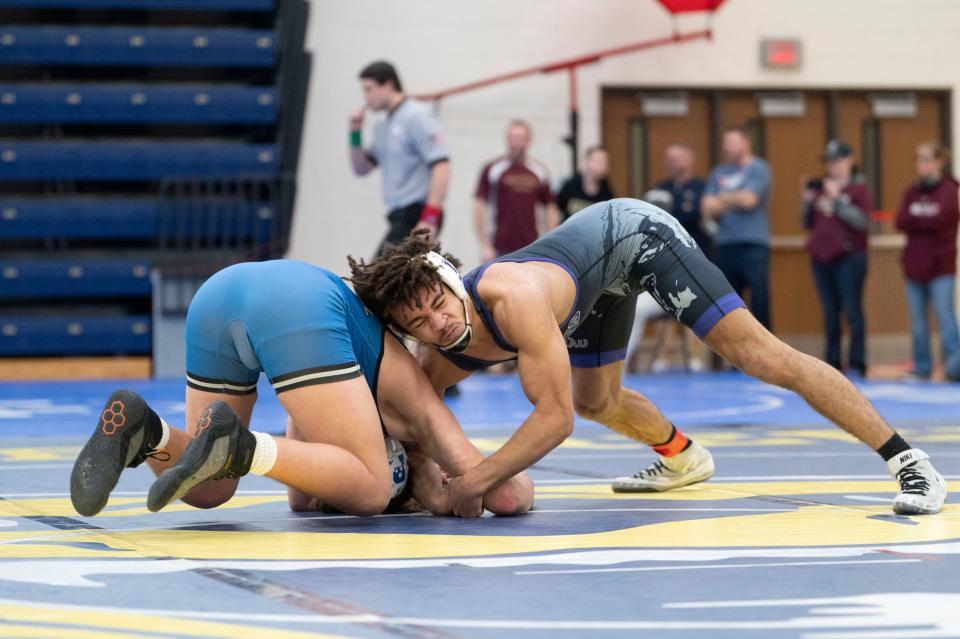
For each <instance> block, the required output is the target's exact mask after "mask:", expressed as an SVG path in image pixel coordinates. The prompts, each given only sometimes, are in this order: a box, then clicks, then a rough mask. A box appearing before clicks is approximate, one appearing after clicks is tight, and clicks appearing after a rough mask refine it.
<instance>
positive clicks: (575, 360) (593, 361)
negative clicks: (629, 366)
mask: <svg viewBox="0 0 960 639" xmlns="http://www.w3.org/2000/svg"><path fill="white" fill-rule="evenodd" d="M626 357H627V349H626V347H624V348H620V349H617V350H615V351H604V352H602V353H581V354H578V355H574V354H571V355H570V366H572V367H574V368H600V367H601V366H606V365H607V364H612V363H614V362H619V361H620V360H622V359H625V358H626Z"/></svg>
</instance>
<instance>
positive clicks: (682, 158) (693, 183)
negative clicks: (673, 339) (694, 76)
mask: <svg viewBox="0 0 960 639" xmlns="http://www.w3.org/2000/svg"><path fill="white" fill-rule="evenodd" d="M695 159H696V156H695V154H694V152H693V147H691V146H690V145H689V144H685V143H683V142H674V143H672V144H671V145H670V146H668V147H667V148H666V151H665V152H664V167H665V168H666V170H667V176H668V177H667V179H666V180H663V181H662V182H659V183H658V184H657V185H656V186H654V187H653V189H651V190H649V191H647V193H646V194H645V195H644V196H643V199H645V200H646V201H648V202H650V203H651V204H653V205H654V206H659V207H660V208H661V209H663V210H664V211H667V212H668V213H670V214H671V215H673V217H675V218H677V221H679V222H680V224H681V225H683V228H685V229H686V230H687V232H688V233H690V235H691V236H692V237H693V239H694V240H695V241H696V243H697V245H698V246H699V247H700V250H702V251H703V252H704V254H706V256H707V257H708V258H710V259H711V260H712V259H713V240H712V238H711V232H716V223H715V222H713V220H710V219H706V218H703V217H702V216H701V215H700V199H701V198H702V197H703V190H704V187H705V186H706V182H704V180H703V178H700V177H697V176H695V175H694V174H693V167H694V161H695ZM708 225H709V227H712V228H710V231H709V232H708V230H707V229H708ZM662 317H664V312H663V309H661V308H660V305H659V304H657V302H656V301H655V300H654V299H653V298H652V297H651V296H650V295H649V294H644V295H640V296H639V297H638V298H637V309H636V312H635V314H634V319H633V331H632V332H631V334H630V343H629V345H628V346H627V352H628V353H630V356H629V358H628V360H627V361H628V362H629V367H630V370H632V371H637V370H639V369H640V367H639V354H640V350H639V347H640V344H641V342H642V341H643V335H644V332H645V331H646V325H647V322H648V321H650V320H653V319H658V318H662ZM680 339H686V336H685V335H683V336H681V338H680ZM666 367H667V362H666V361H665V360H663V361H656V360H655V361H653V362H651V364H650V368H651V370H653V371H655V372H656V371H658V370H665V369H666ZM689 367H690V369H691V370H693V371H701V370H703V369H704V368H705V367H706V365H705V364H704V361H703V358H702V357H701V355H700V354H697V355H692V356H691V359H690V362H689Z"/></svg>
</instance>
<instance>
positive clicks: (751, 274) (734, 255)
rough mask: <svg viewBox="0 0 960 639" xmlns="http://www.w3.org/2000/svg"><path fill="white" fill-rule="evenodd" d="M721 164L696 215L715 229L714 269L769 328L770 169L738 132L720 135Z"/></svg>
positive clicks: (708, 183) (711, 175) (726, 132)
mask: <svg viewBox="0 0 960 639" xmlns="http://www.w3.org/2000/svg"><path fill="white" fill-rule="evenodd" d="M723 159H724V163H723V164H721V165H720V166H718V167H716V168H714V169H713V171H712V172H711V173H710V178H709V179H708V180H707V186H706V189H705V194H704V196H703V200H702V201H701V203H700V210H701V212H702V213H703V215H705V216H707V217H709V218H712V219H715V220H716V221H717V224H718V228H717V234H716V235H715V236H714V238H713V239H714V244H715V245H716V247H717V248H716V260H717V266H719V267H720V270H721V271H723V274H724V275H725V276H726V278H727V279H728V280H729V281H730V284H731V285H732V286H733V289H734V290H735V291H736V292H737V294H738V295H740V296H741V297H742V296H743V292H744V290H745V289H749V290H750V298H749V305H750V311H751V312H752V313H753V314H754V316H756V318H757V320H759V322H760V323H761V324H763V325H764V326H765V327H766V328H768V329H769V328H770V283H769V279H770V219H769V218H770V216H769V211H768V206H769V201H770V169H769V167H768V166H767V163H766V162H764V161H763V160H762V159H760V158H758V157H756V156H754V155H753V152H752V151H751V149H750V138H748V137H747V134H746V132H745V131H744V130H743V129H741V128H736V127H734V128H730V129H727V130H726V131H724V132H723Z"/></svg>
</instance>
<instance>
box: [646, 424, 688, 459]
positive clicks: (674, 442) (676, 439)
mask: <svg viewBox="0 0 960 639" xmlns="http://www.w3.org/2000/svg"><path fill="white" fill-rule="evenodd" d="M689 442H690V440H689V439H688V438H687V436H686V435H684V434H683V433H681V432H680V430H679V429H678V428H677V427H676V426H674V427H673V436H672V437H671V438H670V439H669V440H667V442H666V443H664V444H660V445H659V446H651V448H653V452H655V453H657V454H658V455H662V456H663V457H673V456H674V455H676V454H677V453H679V452H680V451H682V450H683V449H684V448H686V447H687V444H688V443H689Z"/></svg>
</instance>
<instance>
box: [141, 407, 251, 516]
mask: <svg viewBox="0 0 960 639" xmlns="http://www.w3.org/2000/svg"><path fill="white" fill-rule="evenodd" d="M256 447H257V438H256V437H255V436H254V434H253V433H251V432H250V431H248V430H247V429H246V428H244V427H243V426H242V425H241V424H240V418H239V417H237V414H236V413H234V412H233V409H232V408H230V405H229V404H227V403H226V402H222V401H216V402H213V403H212V404H210V405H209V406H207V408H206V409H204V411H203V413H202V414H201V415H200V421H199V422H197V432H196V434H195V435H194V436H193V441H191V442H190V445H189V446H187V448H186V450H184V451H183V455H181V456H180V459H178V460H177V463H176V464H175V465H174V466H172V467H171V468H168V469H167V470H165V471H163V472H162V473H160V476H159V477H157V479H156V481H154V482H153V485H152V486H151V487H150V492H149V493H148V494H147V508H149V509H150V510H151V511H152V512H157V511H158V510H160V509H161V508H163V507H164V506H166V505H167V504H169V503H170V502H172V501H176V500H177V499H180V498H181V497H183V496H184V495H186V494H187V493H188V492H190V491H191V490H193V488H195V487H196V486H197V485H199V484H202V483H203V482H205V481H207V480H208V479H223V478H224V477H242V476H244V475H246V474H247V473H248V472H250V464H251V463H252V462H253V452H254V450H255V449H256Z"/></svg>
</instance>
